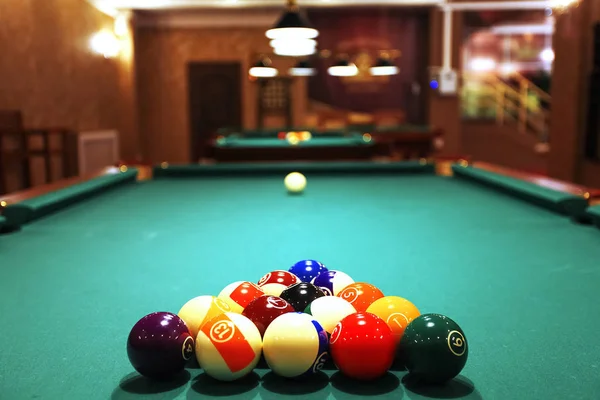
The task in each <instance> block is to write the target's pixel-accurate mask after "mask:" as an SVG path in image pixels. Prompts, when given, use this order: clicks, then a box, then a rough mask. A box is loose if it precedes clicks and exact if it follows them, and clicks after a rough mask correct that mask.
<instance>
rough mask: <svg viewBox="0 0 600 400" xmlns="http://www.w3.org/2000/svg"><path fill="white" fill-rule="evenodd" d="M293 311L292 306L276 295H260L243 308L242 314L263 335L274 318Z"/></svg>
mask: <svg viewBox="0 0 600 400" xmlns="http://www.w3.org/2000/svg"><path fill="white" fill-rule="evenodd" d="M294 311H295V310H294V307H292V306H291V305H290V304H289V303H288V302H287V301H285V300H283V299H282V298H279V297H276V296H261V297H259V298H257V299H254V300H252V302H250V304H248V306H247V307H246V308H245V309H244V312H242V315H243V316H245V317H247V318H248V319H249V320H250V321H252V322H254V325H256V327H257V328H258V331H259V332H260V335H261V336H264V335H265V331H266V330H267V328H268V327H269V325H270V324H271V322H273V320H275V318H277V317H279V316H280V315H282V314H286V313H289V312H294Z"/></svg>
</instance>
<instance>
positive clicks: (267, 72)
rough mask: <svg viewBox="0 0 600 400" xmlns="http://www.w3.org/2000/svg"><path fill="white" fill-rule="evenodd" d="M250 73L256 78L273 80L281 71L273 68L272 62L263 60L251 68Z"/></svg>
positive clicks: (266, 59)
mask: <svg viewBox="0 0 600 400" xmlns="http://www.w3.org/2000/svg"><path fill="white" fill-rule="evenodd" d="M248 73H249V74H250V75H251V76H254V77H256V78H273V77H275V76H277V75H278V74H279V71H277V68H273V67H272V66H271V60H269V59H268V58H261V59H260V60H258V61H257V62H256V63H255V64H254V65H253V66H252V68H250V70H249V71H248Z"/></svg>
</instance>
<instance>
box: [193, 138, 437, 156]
mask: <svg viewBox="0 0 600 400" xmlns="http://www.w3.org/2000/svg"><path fill="white" fill-rule="evenodd" d="M435 137H436V134H435V133H434V132H418V133H410V132H403V133H395V134H391V133H390V134H385V135H384V134H382V135H379V134H373V135H371V134H368V133H365V134H362V133H360V134H359V133H356V132H351V133H348V134H346V135H344V136H341V135H340V136H334V135H330V136H319V135H318V134H314V135H313V136H312V138H311V139H310V140H306V141H300V142H299V143H296V144H292V143H290V142H289V141H288V140H286V139H284V138H282V137H277V136H264V137H260V136H242V135H236V134H232V135H229V136H224V135H219V136H217V137H215V138H213V139H211V140H210V141H209V143H208V145H207V149H206V151H205V155H206V158H208V159H212V160H215V161H216V162H253V161H325V160H337V161H341V160H345V161H350V160H370V159H373V158H377V157H390V156H393V155H397V154H401V155H402V157H403V158H405V159H418V158H424V157H429V156H430V155H431V153H432V150H433V141H434V139H435Z"/></svg>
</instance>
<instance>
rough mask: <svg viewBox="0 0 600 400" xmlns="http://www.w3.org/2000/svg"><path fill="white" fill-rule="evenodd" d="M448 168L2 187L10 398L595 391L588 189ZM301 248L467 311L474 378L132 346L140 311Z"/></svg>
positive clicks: (460, 317) (595, 254)
mask: <svg viewBox="0 0 600 400" xmlns="http://www.w3.org/2000/svg"><path fill="white" fill-rule="evenodd" d="M291 170H300V171H303V172H304V173H305V174H306V176H307V177H308V188H307V190H306V192H305V193H304V194H302V195H288V194H287V193H286V192H285V190H284V187H283V185H282V179H283V176H284V174H285V173H286V172H289V171H291ZM436 170H437V171H438V172H439V171H442V169H441V168H439V166H436V165H433V164H428V163H418V162H417V163H391V164H376V163H326V164H296V165H290V164H275V165H273V164H263V165H260V164H259V165H256V164H254V165H215V166H167V165H163V167H157V168H156V169H155V171H154V177H153V179H143V180H138V179H137V178H138V177H139V175H138V171H136V170H135V169H128V170H126V169H125V168H123V171H124V172H121V171H118V170H117V171H114V170H112V171H111V172H110V173H108V174H104V175H102V176H99V177H96V178H94V179H92V180H90V181H87V182H85V183H79V184H76V185H73V186H69V187H67V188H64V189H60V190H54V191H52V192H51V193H48V194H45V195H40V196H37V197H32V198H29V199H24V197H23V198H22V200H21V201H20V202H16V199H17V197H13V198H6V199H5V201H7V202H9V204H8V205H7V207H6V208H5V209H4V210H3V215H4V217H5V219H6V223H7V224H8V225H9V226H12V232H11V233H7V234H5V235H1V236H0V313H1V315H2V324H0V340H1V341H2V344H3V348H2V352H0V390H1V392H0V393H1V396H0V397H1V398H2V399H10V400H14V399H32V398H39V399H108V398H112V399H142V398H143V399H155V398H156V399H158V398H160V399H201V398H224V396H229V397H226V398H235V399H273V400H276V399H286V398H295V399H303V400H304V399H309V400H310V399H338V400H349V399H362V398H364V397H366V396H369V397H375V398H381V399H402V398H407V399H422V398H468V399H482V398H484V399H523V400H529V399H580V400H581V399H590V400H591V399H598V395H599V394H600V379H599V376H600V347H598V341H597V338H598V330H599V329H600V318H599V317H600V315H599V314H598V313H599V311H598V310H599V309H598V306H597V300H596V299H597V292H598V273H599V270H598V267H597V265H598V260H599V259H600V230H598V229H596V228H595V227H593V225H590V224H586V223H581V222H575V221H574V220H575V219H577V220H581V221H584V219H582V218H580V217H581V215H582V213H583V214H585V212H586V211H585V210H586V206H587V199H585V198H584V197H583V196H579V195H577V194H571V193H564V192H557V191H553V190H550V189H547V188H541V187H539V186H537V185H535V184H533V183H530V182H526V181H524V180H518V179H514V178H510V177H506V176H503V175H498V174H496V173H493V172H489V171H487V170H484V169H479V168H477V167H472V166H467V165H462V166H461V165H453V166H452V171H453V176H446V175H445V174H443V175H440V174H436ZM146 172H148V171H146ZM55 189H56V188H55ZM13 202H15V203H13ZM582 210H583V211H582ZM570 217H576V218H570ZM584 222H585V221H584ZM17 226H20V227H19V228H18V229H17ZM303 258H316V259H319V260H322V261H323V262H324V263H325V264H326V265H327V266H328V267H330V268H332V269H340V270H343V271H345V272H347V273H348V274H350V275H351V276H353V277H354V278H355V280H357V281H367V282H370V283H373V284H375V285H377V286H379V287H380V288H381V289H382V291H383V292H384V293H385V294H387V295H399V296H403V297H406V298H408V299H410V300H411V301H413V302H414V303H415V304H416V305H417V306H418V307H419V308H420V310H421V312H423V313H426V312H439V313H443V314H446V315H448V316H450V317H452V318H454V319H455V320H456V321H457V322H458V323H459V324H460V325H461V326H462V327H463V329H464V330H465V332H466V335H467V339H468V341H469V346H470V353H469V360H468V362H467V366H466V368H465V369H464V370H463V372H462V374H461V376H460V377H459V378H457V379H456V380H455V381H453V382H452V383H451V384H449V385H447V386H444V387H440V388H413V387H408V386H406V385H404V384H403V383H402V380H403V377H404V376H405V374H406V373H405V372H404V371H393V372H390V373H389V374H388V376H386V378H384V379H383V380H382V381H380V382H378V383H377V384H372V385H364V384H357V383H355V382H351V381H348V380H346V379H344V378H343V377H342V376H341V375H340V374H339V373H338V372H336V371H334V370H327V371H324V373H323V374H322V375H321V376H320V377H318V378H316V379H314V380H313V381H311V382H309V383H302V384H298V383H290V382H286V381H283V380H281V379H278V378H277V377H275V376H273V374H271V373H269V372H268V371H267V370H257V371H256V374H253V375H252V376H251V377H249V378H248V379H245V380H243V381H241V382H238V383H233V384H217V383H215V382H213V381H212V380H210V379H208V378H207V377H206V376H205V375H204V374H203V373H202V371H201V370H200V369H198V368H197V367H195V366H194V365H190V368H188V369H187V372H186V374H184V375H183V376H182V378H181V379H179V380H177V381H176V382H173V383H169V384H151V383H148V382H146V381H145V380H144V379H141V378H139V377H138V375H137V374H136V373H134V372H133V368H132V367H131V365H130V364H129V362H128V360H127V355H126V351H125V343H126V338H127V335H128V333H129V330H130V328H131V326H132V325H133V324H134V323H135V322H136V321H137V320H138V319H139V318H140V317H141V316H143V315H145V314H147V313H150V312H153V311H159V310H163V311H173V312H177V311H178V310H179V308H180V307H181V305H183V304H184V303H185V302H186V301H187V300H188V299H190V298H192V297H195V296H198V295H202V294H218V292H219V291H220V290H221V289H222V288H223V287H224V286H225V285H227V284H228V283H231V282H233V281H237V280H250V281H257V280H258V279H259V278H260V277H261V276H262V275H263V274H264V273H266V272H268V271H270V270H273V269H285V268H288V267H289V266H290V265H291V264H292V263H294V262H295V261H297V260H299V259H303Z"/></svg>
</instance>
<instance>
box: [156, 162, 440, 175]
mask: <svg viewBox="0 0 600 400" xmlns="http://www.w3.org/2000/svg"><path fill="white" fill-rule="evenodd" d="M292 171H298V172H301V173H304V174H311V175H318V174H362V173H364V174H370V173H385V172H389V173H400V172H402V173H407V174H419V173H427V174H432V173H434V172H435V164H433V163H426V162H420V161H402V162H382V163H377V162H373V163H371V162H368V163H366V162H332V161H326V162H294V163H277V164H274V163H269V162H263V163H247V164H246V163H220V164H214V165H173V166H168V167H165V168H163V167H160V166H158V167H155V168H154V172H153V176H154V178H155V179H159V178H166V177H168V178H185V177H194V176H220V175H221V176H222V175H240V174H249V175H257V174H265V175H279V176H285V174H287V173H289V172H292Z"/></svg>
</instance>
